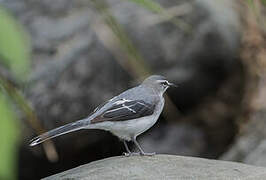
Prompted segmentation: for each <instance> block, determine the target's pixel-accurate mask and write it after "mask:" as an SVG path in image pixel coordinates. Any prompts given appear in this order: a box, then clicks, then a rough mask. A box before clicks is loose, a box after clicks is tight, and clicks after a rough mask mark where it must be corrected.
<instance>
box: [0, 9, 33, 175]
mask: <svg viewBox="0 0 266 180" xmlns="http://www.w3.org/2000/svg"><path fill="white" fill-rule="evenodd" d="M30 49H31V48H30V43H29V40H28V36H27V34H26V33H25V31H23V28H22V27H21V26H20V25H19V24H18V23H17V22H16V21H15V20H14V18H13V17H12V16H11V15H10V14H9V13H8V12H7V11H6V10H4V9H3V8H1V7H0V65H1V66H2V68H1V69H0V70H3V69H5V71H6V72H8V73H3V71H0V114H1V118H0V143H1V144H0V158H1V160H0V179H7V180H9V179H16V178H17V172H16V170H17V167H16V166H17V149H18V140H19V132H20V128H19V121H18V118H17V115H16V111H15V106H14V105H15V104H16V102H14V101H13V100H14V97H12V94H14V93H17V90H16V88H14V86H13V83H15V82H22V81H25V80H26V77H27V74H28V72H29V69H30ZM1 66H0V67H1ZM12 81H15V82H12ZM11 90H12V91H11Z"/></svg>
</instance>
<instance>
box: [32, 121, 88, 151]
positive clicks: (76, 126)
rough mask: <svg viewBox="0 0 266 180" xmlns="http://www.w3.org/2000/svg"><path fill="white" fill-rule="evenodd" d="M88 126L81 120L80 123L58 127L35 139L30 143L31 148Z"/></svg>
mask: <svg viewBox="0 0 266 180" xmlns="http://www.w3.org/2000/svg"><path fill="white" fill-rule="evenodd" d="M86 124H87V123H86V121H84V120H79V121H76V122H73V123H69V124H66V125H64V126H61V127H58V128H56V129H53V130H51V131H48V132H46V133H44V134H41V135H40V136H37V137H35V138H33V139H32V140H31V141H30V146H35V145H37V144H40V143H42V142H43V141H46V140H48V139H51V138H54V137H57V136H60V135H63V134H66V133H70V132H73V131H77V130H80V129H82V128H84V127H85V126H86Z"/></svg>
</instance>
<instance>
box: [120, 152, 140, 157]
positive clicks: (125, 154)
mask: <svg viewBox="0 0 266 180" xmlns="http://www.w3.org/2000/svg"><path fill="white" fill-rule="evenodd" d="M123 155H124V156H125V157H129V156H139V155H140V153H135V152H134V153H133V152H130V153H128V152H127V153H126V152H124V153H123Z"/></svg>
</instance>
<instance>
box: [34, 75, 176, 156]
mask: <svg viewBox="0 0 266 180" xmlns="http://www.w3.org/2000/svg"><path fill="white" fill-rule="evenodd" d="M170 86H175V85H174V84H173V83H170V82H168V81H167V79H166V78H165V77H163V76H160V75H152V76H150V77H148V78H146V79H145V80H144V81H143V82H142V84H140V85H139V86H136V87H134V88H131V89H128V90H127V91H125V92H123V93H121V94H120V95H118V96H115V97H114V98H112V99H110V100H109V101H107V102H106V103H105V104H103V105H101V106H99V107H97V108H96V109H95V110H94V111H93V112H92V113H91V115H89V116H88V117H87V118H85V119H82V120H78V121H76V122H73V123H69V124H66V125H64V126H61V127H58V128H56V129H53V130H50V131H48V132H46V133H44V134H41V135H40V136H38V137H36V138H34V139H32V140H31V143H30V146H35V145H37V144H40V143H42V142H43V141H45V140H48V139H51V138H54V137H57V136H60V135H63V134H66V133H69V132H73V131H77V130H81V129H102V130H106V131H110V132H111V133H112V134H114V135H116V136H117V137H119V138H120V139H121V140H123V143H124V145H125V148H126V151H127V153H124V154H125V155H126V156H130V155H133V154H140V155H154V154H155V153H145V152H144V151H143V150H142V148H141V147H140V145H139V143H138V142H137V140H136V138H137V136H138V135H140V134H141V133H143V132H145V131H146V130H148V129H149V128H150V127H152V126H153V125H154V124H155V123H156V121H157V120H158V118H159V116H160V114H161V112H162V110H163V107H164V97H163V94H164V92H165V91H166V90H167V89H168V87H170ZM127 141H133V142H134V144H135V145H136V147H137V148H138V149H139V153H133V152H131V151H130V150H129V148H128V145H127Z"/></svg>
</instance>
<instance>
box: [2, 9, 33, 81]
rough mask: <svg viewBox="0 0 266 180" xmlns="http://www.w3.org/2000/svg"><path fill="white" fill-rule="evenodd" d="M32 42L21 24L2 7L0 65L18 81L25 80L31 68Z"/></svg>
mask: <svg viewBox="0 0 266 180" xmlns="http://www.w3.org/2000/svg"><path fill="white" fill-rule="evenodd" d="M30 47H31V46H30V41H29V36H28V35H27V34H26V32H25V31H24V29H23V28H22V26H21V25H20V24H18V23H17V22H16V21H15V19H14V18H13V17H12V16H11V15H10V14H9V13H8V12H7V11H6V10H4V9H3V8H2V7H0V63H1V64H4V65H6V66H7V67H8V68H9V69H10V70H11V71H12V73H13V74H14V75H15V77H16V78H17V79H18V80H25V79H26V75H27V73H28V71H29V68H30V51H31V48H30Z"/></svg>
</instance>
